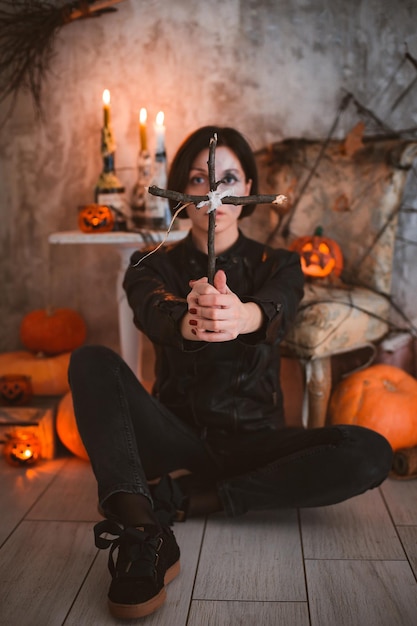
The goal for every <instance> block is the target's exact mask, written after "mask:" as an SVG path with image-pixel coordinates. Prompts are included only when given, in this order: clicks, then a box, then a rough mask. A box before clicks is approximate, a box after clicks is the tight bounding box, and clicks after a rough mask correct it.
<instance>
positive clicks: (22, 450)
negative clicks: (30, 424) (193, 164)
mask: <svg viewBox="0 0 417 626" xmlns="http://www.w3.org/2000/svg"><path fill="white" fill-rule="evenodd" d="M3 454H4V457H5V459H6V461H7V462H8V463H10V465H14V466H17V467H21V466H22V465H33V464H34V463H36V462H37V460H38V459H39V457H40V456H41V444H40V441H39V439H38V437H37V436H36V435H35V433H32V432H24V431H16V432H14V433H12V434H10V435H7V436H6V442H5V444H4V447H3Z"/></svg>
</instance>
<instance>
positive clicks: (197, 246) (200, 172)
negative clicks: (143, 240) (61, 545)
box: [70, 126, 392, 618]
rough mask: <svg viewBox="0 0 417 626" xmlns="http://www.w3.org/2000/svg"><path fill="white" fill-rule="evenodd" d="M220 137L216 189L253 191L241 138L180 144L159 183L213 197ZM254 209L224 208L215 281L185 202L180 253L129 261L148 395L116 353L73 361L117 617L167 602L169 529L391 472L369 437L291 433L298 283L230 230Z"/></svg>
mask: <svg viewBox="0 0 417 626" xmlns="http://www.w3.org/2000/svg"><path fill="white" fill-rule="evenodd" d="M214 133H217V149H216V158H215V164H216V180H217V181H221V183H220V185H219V187H218V191H219V192H222V191H225V192H226V195H237V196H244V195H248V194H256V193H257V172H256V166H255V161H254V157H253V154H252V151H251V149H250V146H249V144H248V143H247V141H246V140H245V139H244V138H243V137H242V135H241V134H240V133H238V132H237V131H236V130H234V129H231V128H217V127H210V126H209V127H204V128H201V129H199V130H197V131H196V132H195V133H193V134H192V135H191V136H190V137H188V138H187V139H186V141H185V142H184V143H183V145H182V146H181V147H180V149H179V151H178V152H177V155H176V156H175V158H174V161H173V163H172V167H171V170H170V176H169V181H168V187H169V188H170V189H173V190H177V191H181V192H185V193H187V194H192V195H206V194H207V192H208V191H209V183H208V172H207V161H208V146H209V142H210V139H211V138H212V137H213V135H214ZM253 209H254V206H253V205H248V206H244V207H242V206H239V207H235V206H233V205H225V204H222V205H221V206H219V207H218V209H217V211H216V230H215V255H216V273H215V276H214V281H213V282H214V284H213V285H211V284H209V282H208V279H207V277H206V276H207V231H208V214H207V207H205V208H204V207H203V208H200V209H196V207H195V206H194V205H191V206H188V207H187V209H186V211H187V216H188V218H189V219H190V220H191V230H190V233H189V234H188V236H187V237H186V238H185V239H184V240H183V241H181V242H180V243H178V244H176V245H174V246H171V247H165V248H163V249H161V250H158V251H157V252H155V253H154V254H151V255H149V254H147V255H146V254H145V253H139V252H137V253H135V254H134V255H133V257H132V259H131V265H130V267H129V269H128V270H127V273H126V277H125V281H124V288H125V290H126V294H127V297H128V300H129V303H130V306H131V307H132V310H133V315H134V322H135V324H136V326H137V327H138V328H140V329H141V330H142V331H143V332H144V333H145V334H146V335H147V336H148V337H149V338H150V339H151V341H152V342H153V344H154V346H155V351H156V380H155V385H154V389H153V392H152V396H151V395H149V394H148V393H147V391H146V390H145V389H144V388H143V386H142V385H141V384H140V382H139V381H138V380H137V378H136V377H135V375H134V374H133V373H132V372H131V370H130V369H129V368H128V367H127V365H126V364H125V363H124V362H123V361H122V359H121V358H120V357H119V356H118V355H116V354H115V353H113V352H112V351H110V350H109V349H107V348H104V347H99V346H85V347H83V348H80V349H78V350H77V351H75V352H74V353H73V355H72V359H71V364H70V383H71V388H72V392H73V398H74V407H75V413H76V417H77V423H78V427H79V431H80V433H81V436H82V439H83V441H84V444H85V447H86V449H87V451H88V453H89V456H90V458H91V462H92V467H93V470H94V473H95V475H96V478H97V482H98V494H99V507H100V511H101V512H102V513H103V515H104V517H106V518H107V519H106V520H105V521H103V522H100V523H99V524H97V525H96V527H95V535H96V545H97V546H98V547H100V548H107V547H110V546H111V548H112V549H111V553H110V559H109V567H110V571H111V573H112V576H113V580H112V583H111V586H110V590H109V604H110V610H111V612H112V613H113V615H115V616H116V617H119V618H120V617H122V618H123V617H126V618H135V617H141V616H143V615H147V614H148V613H151V612H152V611H154V610H155V609H156V608H158V607H159V606H160V605H161V604H162V603H163V601H164V599H165V590H164V584H167V583H168V582H169V581H170V580H172V578H173V577H174V576H175V575H176V574H177V573H178V571H179V549H178V546H177V544H176V541H175V538H174V535H173V533H172V531H171V529H170V528H169V526H170V525H172V523H173V521H174V520H180V519H184V518H185V517H186V516H187V515H188V516H192V515H201V514H207V513H211V512H214V511H220V510H223V511H224V512H225V514H226V515H229V516H235V515H240V514H242V513H245V512H246V511H249V510H263V509H273V508H278V507H308V506H321V505H328V504H333V503H336V502H340V501H342V500H344V499H346V498H349V497H352V496H354V495H357V494H359V493H362V492H363V491H365V490H367V489H369V488H372V487H376V486H377V485H379V484H380V483H381V482H382V480H384V478H385V477H386V475H387V473H388V471H389V469H390V466H391V456H392V451H391V448H390V446H389V444H388V442H387V441H386V440H385V439H384V438H383V437H381V436H380V435H378V434H377V433H375V432H372V431H370V430H367V429H364V428H357V427H353V426H333V427H325V428H321V429H314V430H305V429H303V428H286V427H285V422H284V415H283V408H282V393H281V389H280V386H279V343H280V340H281V339H282V337H283V336H284V334H285V332H286V330H287V328H288V326H289V325H290V324H291V323H292V322H293V320H294V318H295V315H296V311H297V306H298V303H299V301H300V299H301V297H302V295H303V275H302V272H301V269H300V262H299V257H298V256H297V255H296V254H294V253H291V252H288V251H286V250H274V249H270V248H268V247H266V246H264V245H263V244H260V243H257V242H255V241H253V240H250V239H248V238H246V237H245V236H243V234H242V233H241V232H240V230H239V221H238V220H239V219H240V218H242V217H245V216H247V215H250V213H251V212H252V211H253ZM103 533H111V534H113V535H114V536H115V537H116V538H115V539H113V540H109V539H104V538H102V536H101V535H102V534H103ZM116 547H118V548H119V550H118V557H117V562H116V564H114V563H113V559H112V553H113V550H114V549H115V548H116Z"/></svg>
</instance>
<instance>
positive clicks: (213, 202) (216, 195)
mask: <svg viewBox="0 0 417 626" xmlns="http://www.w3.org/2000/svg"><path fill="white" fill-rule="evenodd" d="M207 195H208V200H202V201H201V202H199V203H198V204H197V205H196V208H197V209H201V208H202V207H203V206H208V209H207V213H211V212H212V211H215V210H216V209H218V208H219V206H221V204H222V198H225V197H226V196H232V195H233V194H231V193H230V191H229V190H228V189H224V190H223V191H217V190H216V191H209V192H208V193H207Z"/></svg>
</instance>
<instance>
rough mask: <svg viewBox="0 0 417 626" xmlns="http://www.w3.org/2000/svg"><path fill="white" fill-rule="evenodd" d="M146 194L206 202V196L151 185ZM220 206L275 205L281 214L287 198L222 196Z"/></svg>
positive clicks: (261, 195) (170, 198) (269, 195)
mask: <svg viewBox="0 0 417 626" xmlns="http://www.w3.org/2000/svg"><path fill="white" fill-rule="evenodd" d="M148 192H149V193H150V194H152V195H153V196H161V197H162V198H168V199H169V200H174V201H175V202H183V203H184V204H185V203H187V202H192V203H193V204H196V205H197V204H199V203H200V202H207V201H208V200H209V197H208V196H192V195H190V194H186V193H180V192H179V191H171V190H170V189H161V188H160V187H157V186H156V185H152V186H151V187H149V188H148ZM222 204H233V206H243V205H245V204H276V205H277V206H278V207H280V209H281V210H282V212H283V213H285V211H286V205H287V198H286V196H283V195H282V194H280V195H278V196H274V195H271V194H257V195H255V196H224V198H222Z"/></svg>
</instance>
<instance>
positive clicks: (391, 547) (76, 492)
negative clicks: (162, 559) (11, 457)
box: [0, 457, 417, 626]
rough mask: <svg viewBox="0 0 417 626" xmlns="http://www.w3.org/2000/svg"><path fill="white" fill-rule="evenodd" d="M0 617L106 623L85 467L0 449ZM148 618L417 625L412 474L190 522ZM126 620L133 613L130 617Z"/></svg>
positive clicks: (214, 625) (221, 624)
mask: <svg viewBox="0 0 417 626" xmlns="http://www.w3.org/2000/svg"><path fill="white" fill-rule="evenodd" d="M0 477H1V491H0V624H1V626H50V625H51V626H52V625H53V626H60V625H63V624H65V626H106V625H111V624H113V625H114V624H116V623H117V622H116V621H115V620H113V619H112V618H111V617H110V615H109V614H108V612H107V606H106V595H107V588H108V584H109V574H108V571H107V556H108V554H107V552H104V551H98V550H97V549H96V548H95V546H94V542H93V533H92V528H93V525H94V523H95V522H96V521H98V520H99V519H100V518H99V516H98V514H97V511H96V493H95V492H96V489H95V482H94V478H93V476H92V472H91V468H90V465H89V464H88V463H86V462H84V461H81V460H79V459H76V458H75V457H63V458H60V459H56V460H54V461H48V462H45V463H44V464H43V465H38V466H34V467H33V469H27V470H23V469H20V468H13V467H11V466H9V465H7V464H6V463H5V461H4V459H1V458H0ZM175 532H176V536H177V539H178V543H179V544H180V547H181V550H182V561H181V563H182V572H181V574H180V576H179V577H178V578H177V579H176V580H174V581H173V582H172V583H171V584H170V585H169V587H168V600H167V602H166V604H165V605H164V606H163V607H162V608H161V609H160V610H159V611H158V612H157V613H155V614H154V615H153V616H150V617H149V618H145V619H143V620H140V623H141V624H144V625H151V624H152V626H185V625H187V626H206V625H207V626H235V625H238V624H239V625H245V626H246V625H247V626H277V625H283V626H307V625H311V626H347V625H349V626H362V625H363V626H416V624H417V583H416V576H417V480H410V481H396V480H387V481H386V482H385V483H384V485H383V486H382V487H381V488H380V489H377V490H374V491H371V492H369V493H367V494H365V495H363V496H359V497H357V498H354V499H352V500H350V501H349V502H345V503H342V504H339V505H336V506H331V507H325V508H321V509H308V510H307V509H303V510H301V511H296V510H285V511H277V512H271V513H268V514H250V515H247V516H244V517H242V518H239V519H235V520H230V519H226V518H225V517H223V516H222V515H217V516H212V517H210V518H208V519H207V520H204V519H202V520H190V521H188V522H186V523H185V524H178V525H176V527H175ZM123 623H124V624H133V623H138V622H132V621H130V620H129V621H126V622H123Z"/></svg>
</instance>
